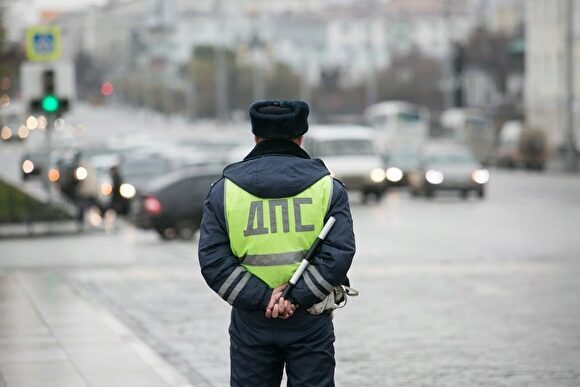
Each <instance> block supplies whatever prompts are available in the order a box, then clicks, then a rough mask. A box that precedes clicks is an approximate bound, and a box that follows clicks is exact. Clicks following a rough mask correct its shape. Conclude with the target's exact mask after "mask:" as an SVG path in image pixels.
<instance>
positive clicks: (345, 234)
mask: <svg viewBox="0 0 580 387" xmlns="http://www.w3.org/2000/svg"><path fill="white" fill-rule="evenodd" d="M330 216H334V217H335V218H336V223H335V224H334V226H333V227H332V229H331V230H330V232H329V233H328V235H327V236H326V238H325V240H324V241H323V242H322V244H321V246H320V250H319V253H318V254H317V255H316V257H315V258H314V260H313V261H312V262H311V263H310V265H309V266H308V268H307V269H306V270H305V272H304V274H303V275H302V277H301V278H300V280H298V282H297V283H296V285H295V286H294V289H292V291H291V292H290V293H289V296H288V298H289V299H290V301H291V302H292V303H297V304H299V305H300V306H301V307H304V308H309V307H311V306H312V305H314V304H316V303H318V302H320V301H322V300H323V299H324V298H326V296H328V294H330V292H331V291H332V288H333V287H335V286H338V285H342V284H345V283H346V281H347V277H346V275H347V272H348V269H349V268H350V265H351V263H352V260H353V257H354V254H355V241H354V231H353V223H352V216H351V214H350V207H349V204H348V195H347V193H346V189H345V187H344V185H342V184H341V183H340V182H338V181H337V180H335V181H334V186H333V195H332V201H331V204H330V208H329V210H328V213H327V214H326V217H325V219H324V221H325V222H326V220H328V218H329V217H330Z"/></svg>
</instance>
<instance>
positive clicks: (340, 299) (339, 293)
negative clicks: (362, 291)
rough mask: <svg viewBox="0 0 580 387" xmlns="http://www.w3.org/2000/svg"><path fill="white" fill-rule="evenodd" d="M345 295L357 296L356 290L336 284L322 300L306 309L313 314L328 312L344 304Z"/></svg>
mask: <svg viewBox="0 0 580 387" xmlns="http://www.w3.org/2000/svg"><path fill="white" fill-rule="evenodd" d="M347 296H352V297H356V296H358V290H355V289H353V288H350V287H348V286H345V285H339V286H336V287H335V288H334V289H332V292H330V294H329V295H328V296H327V297H326V298H325V299H324V300H322V301H321V302H319V303H318V304H314V305H312V306H311V307H310V308H308V309H306V311H307V312H308V313H310V314H313V315H318V314H322V313H330V312H332V311H333V310H335V309H339V308H342V307H343V306H345V305H346V301H347Z"/></svg>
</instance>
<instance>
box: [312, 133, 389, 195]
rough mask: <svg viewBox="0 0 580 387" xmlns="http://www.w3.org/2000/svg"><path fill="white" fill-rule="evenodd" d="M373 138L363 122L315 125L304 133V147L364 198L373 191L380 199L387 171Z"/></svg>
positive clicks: (348, 187)
mask: <svg viewBox="0 0 580 387" xmlns="http://www.w3.org/2000/svg"><path fill="white" fill-rule="evenodd" d="M373 138H374V137H373V133H372V130H370V129H369V128H367V127H363V126H354V125H352V126H346V125H345V126H343V125H321V126H314V127H313V128H312V129H311V130H310V131H309V132H308V135H307V136H304V149H305V150H306V151H307V152H308V153H309V154H310V156H311V157H313V158H320V159H322V160H323V161H324V163H325V164H326V166H327V167H328V169H329V170H330V171H331V173H332V174H333V176H335V177H336V178H337V179H339V180H340V181H342V182H343V183H344V185H345V186H346V188H347V189H348V190H352V191H358V192H361V193H362V194H363V200H364V201H365V202H366V201H367V200H368V198H369V197H370V196H371V195H374V196H376V197H377V199H378V200H380V198H381V197H382V196H383V194H384V192H385V178H386V174H385V169H384V167H383V161H382V159H381V157H380V155H379V153H378V152H377V151H376V149H375V146H374V140H373Z"/></svg>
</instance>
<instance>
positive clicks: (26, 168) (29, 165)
mask: <svg viewBox="0 0 580 387" xmlns="http://www.w3.org/2000/svg"><path fill="white" fill-rule="evenodd" d="M22 171H23V172H24V173H27V174H28V173H32V171H34V163H33V162H32V161H30V160H24V161H23V162H22Z"/></svg>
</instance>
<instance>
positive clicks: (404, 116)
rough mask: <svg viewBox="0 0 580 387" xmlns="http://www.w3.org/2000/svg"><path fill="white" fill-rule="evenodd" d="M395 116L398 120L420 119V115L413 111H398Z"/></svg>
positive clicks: (415, 120)
mask: <svg viewBox="0 0 580 387" xmlns="http://www.w3.org/2000/svg"><path fill="white" fill-rule="evenodd" d="M397 118H398V120H399V121H400V122H408V123H413V122H419V121H421V116H420V115H419V114H418V113H415V112H399V113H397Z"/></svg>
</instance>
